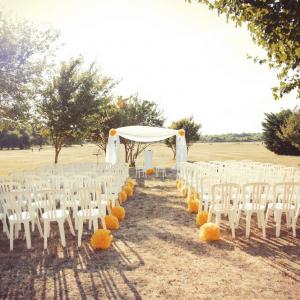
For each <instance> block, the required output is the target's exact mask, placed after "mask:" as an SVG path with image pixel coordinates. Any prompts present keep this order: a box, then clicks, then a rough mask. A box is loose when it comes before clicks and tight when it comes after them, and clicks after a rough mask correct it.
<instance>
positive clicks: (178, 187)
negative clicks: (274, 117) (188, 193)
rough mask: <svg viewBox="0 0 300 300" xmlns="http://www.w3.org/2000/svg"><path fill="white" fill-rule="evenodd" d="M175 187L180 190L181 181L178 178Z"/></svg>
mask: <svg viewBox="0 0 300 300" xmlns="http://www.w3.org/2000/svg"><path fill="white" fill-rule="evenodd" d="M176 187H177V189H178V190H180V189H181V188H182V182H181V181H180V180H178V182H177V184H176Z"/></svg>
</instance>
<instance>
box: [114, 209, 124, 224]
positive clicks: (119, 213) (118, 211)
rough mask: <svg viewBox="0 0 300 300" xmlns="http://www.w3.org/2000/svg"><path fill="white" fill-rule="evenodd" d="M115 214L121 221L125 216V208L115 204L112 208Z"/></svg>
mask: <svg viewBox="0 0 300 300" xmlns="http://www.w3.org/2000/svg"><path fill="white" fill-rule="evenodd" d="M111 213H112V215H113V216H115V217H117V218H118V220H119V221H122V220H123V219H124V218H125V208H124V207H121V206H114V207H113V208H112V209H111Z"/></svg>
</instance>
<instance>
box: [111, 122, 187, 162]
mask: <svg viewBox="0 0 300 300" xmlns="http://www.w3.org/2000/svg"><path fill="white" fill-rule="evenodd" d="M174 135H176V163H180V162H183V161H187V147H186V141H185V137H184V135H183V136H182V135H179V134H178V130H174V129H169V128H159V127H149V126H128V127H120V128H117V129H116V134H115V135H113V136H112V135H109V138H108V143H107V147H106V162H109V163H112V164H116V163H118V162H119V161H120V136H121V137H123V138H125V139H128V140H132V141H135V142H141V143H153V142H159V141H162V140H165V139H167V138H169V137H172V136H174Z"/></svg>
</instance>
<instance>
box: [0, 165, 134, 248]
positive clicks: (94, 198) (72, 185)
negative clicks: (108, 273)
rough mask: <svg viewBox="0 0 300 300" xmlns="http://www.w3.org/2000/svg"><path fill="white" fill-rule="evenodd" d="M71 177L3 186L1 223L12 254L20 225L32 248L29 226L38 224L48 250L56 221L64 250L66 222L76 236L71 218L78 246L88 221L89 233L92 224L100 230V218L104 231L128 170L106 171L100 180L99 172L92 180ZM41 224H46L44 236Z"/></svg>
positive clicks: (24, 179) (0, 186)
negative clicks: (84, 223) (50, 234)
mask: <svg viewBox="0 0 300 300" xmlns="http://www.w3.org/2000/svg"><path fill="white" fill-rule="evenodd" d="M64 174H66V172H64ZM68 174H70V176H66V175H64V176H63V175H53V174H52V175H51V176H49V177H46V178H45V177H44V176H41V178H40V177H38V176H37V177H33V175H32V174H23V175H25V176H23V177H18V179H19V181H18V182H2V183H0V219H1V220H2V222H3V231H4V232H6V234H7V235H8V237H9V239H10V249H11V250H12V249H13V239H14V237H17V236H18V232H19V230H20V227H21V224H23V226H24V229H25V236H26V241H27V247H28V248H30V247H31V239H30V229H29V228H30V224H31V225H32V229H34V228H35V224H37V226H38V229H39V232H40V234H41V236H44V247H45V249H46V248H47V238H48V237H49V232H50V223H51V222H53V221H56V222H57V223H58V226H59V231H60V237H61V242H62V245H63V246H65V244H66V243H65V234H64V223H65V222H66V221H67V222H68V223H69V227H70V230H71V233H72V234H74V235H75V232H74V229H73V225H72V221H71V217H72V218H73V219H74V223H75V229H78V246H80V245H81V236H82V228H83V222H84V221H85V220H88V221H89V228H90V229H91V225H92V224H93V229H94V230H97V228H98V220H99V218H100V220H101V222H102V226H104V227H105V223H104V221H103V218H104V216H105V215H106V213H107V212H109V213H110V208H111V205H112V206H114V205H115V204H116V201H117V200H118V195H119V192H120V191H121V190H122V186H123V185H124V183H125V181H126V179H127V178H128V167H127V166H126V165H125V166H124V165H120V166H113V167H111V168H106V171H105V172H104V173H103V172H100V174H101V175H100V176H97V172H96V174H93V175H91V174H90V175H89V176H88V175H87V174H84V175H81V174H79V175H78V174H76V175H75V174H72V173H70V172H68ZM71 174H72V175H71ZM103 174H106V175H103ZM26 175H28V176H26ZM34 176H36V175H34ZM6 221H8V223H9V226H8V225H7V223H6ZM40 221H42V223H43V224H44V234H43V233H42V229H41V222H40Z"/></svg>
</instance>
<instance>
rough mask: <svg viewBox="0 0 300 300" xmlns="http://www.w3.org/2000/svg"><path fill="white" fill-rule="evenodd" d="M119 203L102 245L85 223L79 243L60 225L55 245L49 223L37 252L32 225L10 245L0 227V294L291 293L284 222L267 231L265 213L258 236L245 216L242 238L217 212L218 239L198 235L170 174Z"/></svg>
mask: <svg viewBox="0 0 300 300" xmlns="http://www.w3.org/2000/svg"><path fill="white" fill-rule="evenodd" d="M124 207H125V209H126V218H125V220H124V221H122V222H121V228H120V229H119V230H117V231H114V232H113V236H114V242H113V246H112V248H111V249H109V250H106V251H94V250H93V249H92V248H91V246H90V244H89V240H90V236H91V233H90V232H88V231H87V227H85V234H84V235H83V246H82V247H81V248H77V240H76V238H75V237H73V236H72V235H71V234H70V233H69V230H68V229H67V228H66V233H67V247H66V248H65V249H62V248H61V245H60V242H59V235H58V230H57V227H55V226H54V224H53V225H52V236H51V237H50V241H49V243H48V245H49V248H48V251H45V252H44V251H43V239H42V238H40V237H39V235H38V233H37V230H36V231H35V233H34V235H33V249H32V250H26V246H25V245H26V244H25V241H24V240H21V239H19V240H16V241H15V250H14V251H13V252H12V253H9V251H8V249H9V242H8V240H7V239H6V238H5V237H3V234H2V233H1V232H0V282H1V285H0V298H1V299H2V298H5V299H6V298H7V299H17V298H22V299H57V298H60V299H78V298H80V299H174V298H176V299H299V290H300V247H299V246H300V241H299V238H293V237H292V234H291V230H287V228H286V226H285V224H283V227H282V232H281V237H280V238H275V228H274V223H273V221H270V222H269V224H268V228H267V239H263V238H262V233H261V230H260V229H258V228H257V224H256V219H255V218H253V222H252V227H251V236H250V239H246V238H245V220H244V219H242V220H241V222H240V226H239V229H238V230H237V232H236V235H237V238H236V239H232V238H231V231H230V228H229V226H228V222H227V221H226V220H225V219H224V220H223V221H222V224H221V235H222V238H221V240H220V241H216V242H212V243H206V242H201V241H200V240H199V237H198V234H199V231H198V229H197V228H196V226H195V219H194V218H195V215H191V214H188V213H187V212H186V202H185V200H184V199H183V198H180V197H179V194H178V192H177V190H176V189H175V184H174V175H173V176H172V178H169V179H167V180H163V181H162V180H159V179H148V180H140V181H139V185H138V187H137V190H136V194H135V196H134V198H132V199H130V200H128V201H127V202H126V203H125V204H124ZM299 223H300V222H298V230H297V235H298V237H299V235H300V230H299V225H300V224H299ZM66 227H67V226H66ZM0 230H1V228H0Z"/></svg>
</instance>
